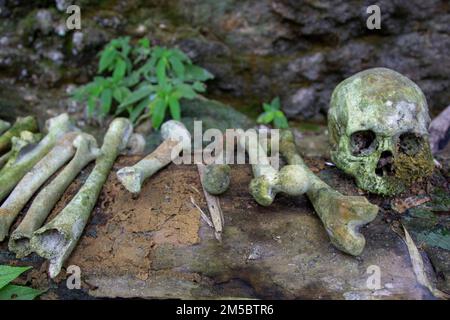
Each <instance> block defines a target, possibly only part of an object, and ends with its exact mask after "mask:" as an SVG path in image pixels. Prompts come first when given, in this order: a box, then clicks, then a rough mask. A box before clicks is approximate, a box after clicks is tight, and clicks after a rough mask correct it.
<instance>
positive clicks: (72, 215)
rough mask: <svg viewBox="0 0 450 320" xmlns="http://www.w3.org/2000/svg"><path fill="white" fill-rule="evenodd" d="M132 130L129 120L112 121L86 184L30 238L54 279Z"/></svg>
mask: <svg viewBox="0 0 450 320" xmlns="http://www.w3.org/2000/svg"><path fill="white" fill-rule="evenodd" d="M132 131H133V126H132V125H131V123H130V121H129V120H127V119H125V118H116V119H115V120H113V122H112V123H111V124H110V126H109V128H108V131H107V132H106V135H105V138H104V140H103V145H102V147H101V155H100V156H99V157H98V158H97V160H96V161H95V166H94V169H93V170H92V172H91V173H90V175H89V177H88V178H87V180H86V182H85V183H84V185H83V186H82V187H81V188H80V190H79V191H78V193H77V194H76V195H75V196H74V197H73V199H72V200H71V201H70V202H69V204H68V205H67V206H66V207H65V208H64V209H63V210H62V211H61V212H60V213H59V214H58V215H57V216H56V217H55V218H54V219H52V220H51V221H50V222H49V223H47V224H46V225H44V226H43V227H42V228H40V229H38V230H36V231H35V232H34V234H33V237H32V238H31V240H30V246H31V250H32V251H34V252H36V253H37V254H38V255H40V256H41V257H43V258H46V259H48V260H49V261H50V266H49V275H50V277H51V278H54V277H56V276H57V275H58V274H59V272H60V271H61V267H62V265H63V263H64V261H65V260H66V259H67V258H68V257H69V256H70V254H71V253H72V251H73V249H74V248H75V246H76V244H77V242H78V239H79V238H80V237H81V234H82V232H83V230H84V227H85V226H86V224H87V222H88V219H89V216H90V215H91V212H92V210H93V209H94V206H95V203H96V202H97V199H98V196H99V195H100V191H101V190H102V187H103V185H104V183H105V182H106V179H107V178H108V175H109V173H110V171H111V168H112V166H113V164H114V161H115V160H116V158H117V156H118V155H119V153H120V152H121V151H123V150H124V149H125V148H126V146H127V142H128V139H129V138H130V135H131V133H132Z"/></svg>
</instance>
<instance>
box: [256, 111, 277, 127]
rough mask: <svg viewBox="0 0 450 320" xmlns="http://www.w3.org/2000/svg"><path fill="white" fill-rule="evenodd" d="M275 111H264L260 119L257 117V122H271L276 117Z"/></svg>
mask: <svg viewBox="0 0 450 320" xmlns="http://www.w3.org/2000/svg"><path fill="white" fill-rule="evenodd" d="M274 116H275V115H274V113H273V112H264V113H263V114H261V115H260V116H259V117H258V119H256V122H257V123H263V124H268V123H271V122H272V120H273V118H274Z"/></svg>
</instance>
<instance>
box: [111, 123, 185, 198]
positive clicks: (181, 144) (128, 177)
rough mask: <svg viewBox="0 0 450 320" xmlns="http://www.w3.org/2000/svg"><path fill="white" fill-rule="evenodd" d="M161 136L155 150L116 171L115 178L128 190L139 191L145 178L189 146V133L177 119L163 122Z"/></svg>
mask: <svg viewBox="0 0 450 320" xmlns="http://www.w3.org/2000/svg"><path fill="white" fill-rule="evenodd" d="M161 136H162V137H163V139H164V141H163V142H162V143H161V144H160V145H159V146H158V148H156V150H155V151H153V152H152V153H151V154H149V155H148V156H146V157H145V158H144V159H142V160H141V161H139V162H138V163H136V164H135V165H134V166H132V167H124V168H122V169H120V170H119V171H118V172H117V178H118V179H119V181H120V182H121V183H122V184H123V185H124V187H125V188H126V189H127V190H128V191H130V192H132V193H139V192H140V191H141V186H142V183H143V182H144V181H145V179H147V178H149V177H151V176H152V175H153V174H155V173H156V172H158V171H159V170H160V169H162V168H163V167H165V166H166V165H168V164H169V163H170V162H171V161H173V160H174V159H175V158H176V157H177V156H178V155H179V154H180V152H181V151H183V150H186V149H188V148H190V143H191V135H190V133H189V131H188V130H187V129H186V127H185V126H184V125H183V124H182V123H181V122H179V121H176V120H169V121H167V122H165V123H164V124H163V125H162V127H161Z"/></svg>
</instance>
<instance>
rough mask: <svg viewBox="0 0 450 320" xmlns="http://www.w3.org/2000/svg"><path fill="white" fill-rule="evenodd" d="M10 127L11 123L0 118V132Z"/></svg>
mask: <svg viewBox="0 0 450 320" xmlns="http://www.w3.org/2000/svg"><path fill="white" fill-rule="evenodd" d="M10 127H11V124H10V123H9V122H6V121H4V120H1V119H0V134H1V133H3V132H5V131H6V130H8V129H9V128H10Z"/></svg>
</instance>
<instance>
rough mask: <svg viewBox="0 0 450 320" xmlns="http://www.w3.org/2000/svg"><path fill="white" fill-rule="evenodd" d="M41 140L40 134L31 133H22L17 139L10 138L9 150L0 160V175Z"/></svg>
mask: <svg viewBox="0 0 450 320" xmlns="http://www.w3.org/2000/svg"><path fill="white" fill-rule="evenodd" d="M41 139H42V134H41V133H32V132H30V131H22V132H21V133H20V136H19V137H12V139H11V150H9V151H8V152H7V153H5V154H4V155H3V156H2V158H1V160H0V167H2V168H1V170H0V175H1V174H2V172H4V171H6V170H7V169H8V168H9V167H10V166H11V165H13V164H14V163H15V162H16V161H17V159H18V158H19V157H20V155H21V154H23V153H26V152H27V150H29V149H32V148H33V147H34V146H35V144H36V143H38V142H39V141H40V140H41Z"/></svg>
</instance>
